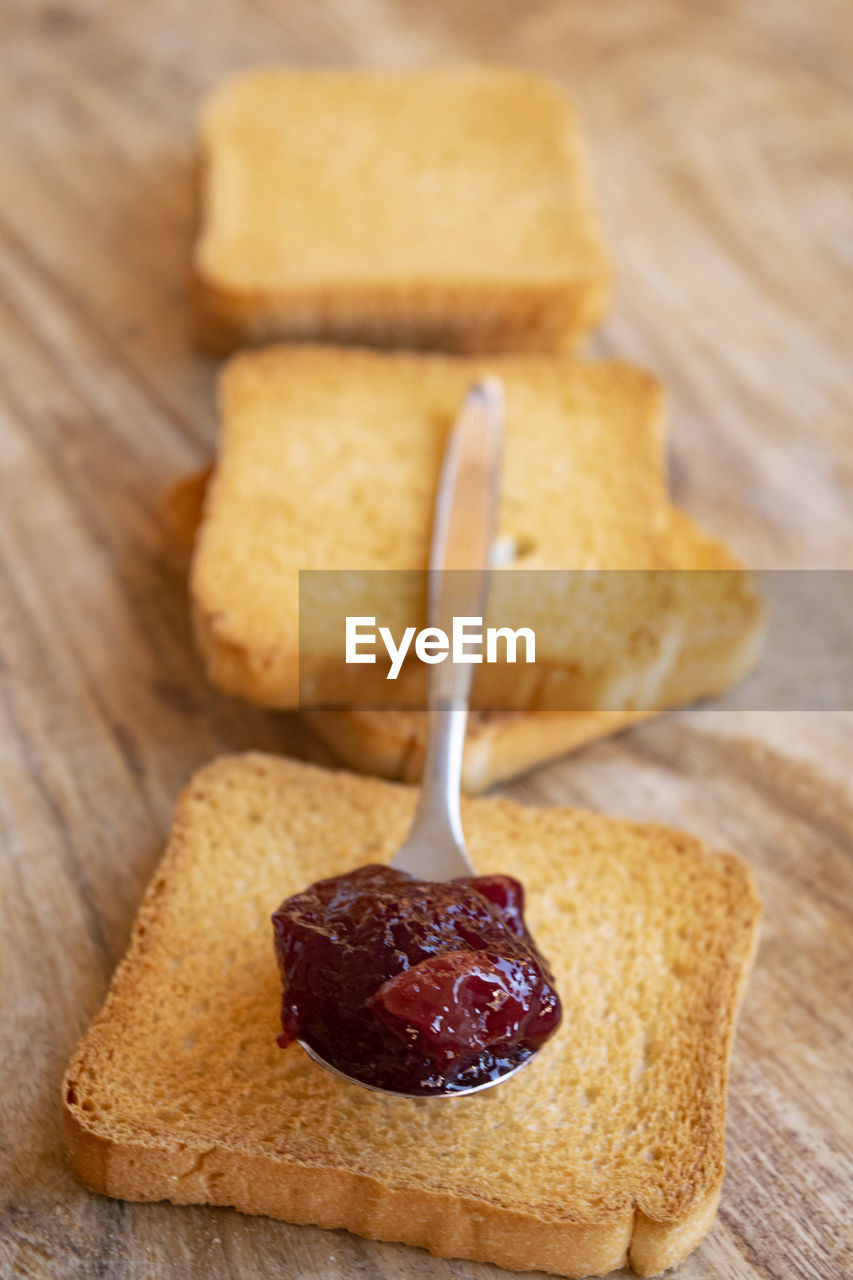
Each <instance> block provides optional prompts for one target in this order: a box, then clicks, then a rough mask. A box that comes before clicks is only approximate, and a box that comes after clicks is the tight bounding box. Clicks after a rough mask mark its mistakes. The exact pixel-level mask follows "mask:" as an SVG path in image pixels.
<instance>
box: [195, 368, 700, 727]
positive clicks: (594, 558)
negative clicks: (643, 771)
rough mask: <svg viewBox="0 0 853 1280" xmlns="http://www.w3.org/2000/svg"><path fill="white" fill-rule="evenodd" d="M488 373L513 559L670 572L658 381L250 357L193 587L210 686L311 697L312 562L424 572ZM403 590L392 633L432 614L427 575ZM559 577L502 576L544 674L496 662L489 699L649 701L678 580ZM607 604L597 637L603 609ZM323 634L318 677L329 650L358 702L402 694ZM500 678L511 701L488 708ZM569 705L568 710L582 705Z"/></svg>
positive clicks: (224, 436)
mask: <svg viewBox="0 0 853 1280" xmlns="http://www.w3.org/2000/svg"><path fill="white" fill-rule="evenodd" d="M484 370H491V371H492V372H494V373H497V374H499V375H500V377H501V378H502V379H503V381H504V384H505V386H506V392H507V403H508V418H507V436H506V452H505V463H504V470H503V481H502V496H501V506H500V515H499V531H500V533H501V534H502V535H505V536H506V537H507V538H509V539H510V540H511V541H512V542H513V544H514V545H515V547H516V548H517V549H518V556H519V559H518V561H517V563H518V564H519V566H520V567H524V568H525V569H531V570H532V569H635V568H646V569H650V570H654V569H656V568H661V567H665V566H666V565H667V563H668V562H667V559H666V541H665V540H666V532H667V528H668V510H669V508H668V503H667V500H666V493H665V490H664V483H663V468H662V464H661V449H662V441H661V426H660V417H661V394H660V388H659V386H658V384H657V383H656V382H655V380H654V379H653V378H652V377H651V376H650V375H649V374H646V373H644V372H643V371H641V370H638V369H634V368H633V367H631V366H629V365H624V364H619V363H616V362H607V363H601V364H578V363H576V362H574V361H571V360H563V359H558V358H554V357H547V356H546V357H542V356H495V357H491V358H490V360H489V361H488V363H485V362H483V361H481V360H477V359H473V358H466V357H453V356H436V355H429V356H424V355H413V354H411V353H405V354H403V353H393V354H380V353H375V352H367V351H357V350H353V349H345V348H337V349H335V348H323V347H274V348H268V349H266V350H264V351H262V352H255V353H243V354H241V355H240V356H237V357H235V358H234V359H232V360H231V361H230V362H229V364H228V365H227V366H226V368H225V371H224V374H223V376H222V380H221V383H220V413H221V424H222V429H221V438H220V445H219V454H218V459H217V465H216V470H215V473H214V475H213V479H212V481H211V485H210V490H209V493H208V495H207V500H206V503H205V509H204V519H203V522H202V527H201V530H200V534H199V538H198V542H197V545H196V551H195V555H194V558H193V564H192V570H191V578H190V590H191V596H192V603H193V615H194V622H195V633H196V638H197V641H198V644H199V647H200V649H201V652H202V654H203V656H204V658H205V661H206V664H207V668H208V673H209V675H210V678H211V680H212V681H213V682H214V683H215V684H217V685H219V686H220V687H221V688H223V689H224V690H226V691H227V692H230V693H237V694H239V695H241V696H242V697H245V698H247V699H249V700H250V701H253V702H258V703H260V704H262V705H265V706H273V707H276V706H277V707H293V706H296V705H297V704H298V702H299V695H300V688H299V674H300V672H299V660H300V652H299V571H300V569H314V570H341V571H345V572H346V571H351V570H353V569H357V570H367V571H369V570H422V569H424V568H425V567H426V563H427V557H428V547H429V538H430V530H431V524H432V510H433V501H434V491H435V485H436V482H437V477H438V470H439V465H440V461H441V454H442V449H443V445H444V439H445V436H446V432H447V430H448V429H449V426H450V424H451V422H452V421H453V419H454V417H455V415H456V412H457V410H458V407H459V404H460V403H461V400H462V398H463V396H464V393H465V391H466V389H467V387H468V386H469V384H470V383H471V381H472V380H473V379H474V378H476V377H477V376H480V375H482V373H483V372H484ZM293 477H298V482H294V481H293V479H292V478H293ZM377 580H378V579H374V583H375V582H376V581H377ZM406 582H407V584H408V585H406V584H404V585H403V586H399V581H398V580H396V579H395V582H394V588H393V591H389V593H388V598H387V599H386V601H385V603H386V605H387V606H388V610H389V612H388V614H387V615H386V616H387V619H388V620H389V622H390V623H391V625H392V630H393V631H394V634H399V633H400V631H401V630H402V629H403V628H404V627H405V626H406V625H409V624H411V623H413V622H417V621H418V620H419V619H420V616H421V614H422V612H423V583H422V582H421V581H420V580H419V579H418V578H417V575H416V574H410V575H409V578H408V579H407V580H406ZM564 582H565V579H564V578H559V575H551V577H550V578H549V580H548V582H547V584H546V585H545V587H543V586H542V583H541V580H539V581H537V582H535V583H534V582H533V580H532V578H531V577H530V576H529V575H516V574H510V573H506V574H505V573H502V572H501V573H495V575H494V576H493V579H492V591H493V595H495V596H497V594H498V591H499V586H500V584H504V585H506V584H510V585H511V588H512V590H513V591H515V592H521V591H522V590H524V589H525V584H526V586H527V589H528V592H529V601H528V603H527V604H526V606H525V609H526V612H525V615H524V616H525V619H526V621H527V625H528V626H531V627H533V628H534V629H535V632H536V654H537V665H536V668H532V667H531V668H523V667H521V666H518V665H517V666H515V667H513V668H506V667H504V668H503V669H499V668H498V667H494V666H486V665H485V664H484V665H483V666H482V667H481V668H480V669H479V671H478V679H477V682H476V687H475V697H476V696H477V694H478V693H479V694H481V695H482V697H483V702H482V705H484V706H487V707H496V706H503V707H508V706H509V707H514V708H516V709H519V708H521V709H523V708H527V707H529V706H535V705H536V691H535V689H532V688H531V689H528V688H527V685H526V684H525V681H527V683H529V684H531V685H532V684H533V683H534V682H538V683H539V684H540V685H541V684H542V683H543V681H544V683H546V684H547V682H548V681H552V682H556V683H557V684H558V685H559V686H560V693H561V695H563V694H564V693H565V690H564V688H563V686H565V685H568V686H570V690H569V693H571V692H573V691H576V692H578V696H579V697H581V698H582V701H581V704H580V706H581V709H584V710H586V709H598V707H604V708H610V707H612V708H613V709H617V710H619V709H623V708H628V709H630V708H632V707H637V708H638V709H641V708H642V707H643V706H644V705H646V704H647V703H648V700H649V697H650V696H651V694H650V692H649V690H650V689H651V692H652V693H653V691H654V688H655V687H656V684H657V683H659V681H660V679H661V678H662V676H663V673H664V672H665V671H666V669H667V667H668V664H669V662H670V660H671V657H672V654H673V652H674V650H675V648H676V647H677V643H678V634H679V632H680V626H681V606H680V604H679V603H678V601H677V600H676V598H675V593H674V588H673V584H672V583H671V582H669V581H668V579H667V575H663V574H661V575H658V576H656V577H655V576H654V575H648V576H645V577H644V576H643V575H639V574H636V575H634V574H626V575H624V577H623V579H622V580H621V581H620V582H619V583H618V584H616V583H614V582H612V581H611V580H609V579H607V577H606V575H599V577H598V578H597V579H595V578H594V577H593V576H592V575H579V577H578V578H577V580H576V581H575V584H574V585H575V588H576V590H577V592H578V594H579V595H581V596H582V597H583V599H584V605H583V607H580V606H578V607H575V608H566V606H565V602H564V601H563V599H562V597H560V596H559V592H560V590H561V589H562V584H563V583H564ZM550 588H553V589H554V590H555V591H556V592H557V597H558V598H556V599H554V598H552V597H551V595H550V594H549V589H550ZM602 601H603V602H604V605H602ZM587 604H589V606H590V608H587V607H586V606H587ZM602 608H604V609H605V610H606V612H605V613H604V615H603V616H604V621H603V623H601V624H600V625H598V627H597V628H595V627H593V626H591V625H590V622H589V619H590V616H591V609H597V610H599V612H601V610H602ZM372 611H373V612H375V610H372ZM350 612H351V610H350ZM356 612H360V613H363V612H365V609H364V608H361V609H357V610H356ZM338 613H340V610H338ZM336 620H337V614H336ZM341 625H342V624H341ZM313 640H314V653H313V655H312V656H313V658H314V660H315V662H316V663H317V665H322V659H323V658H324V656H326V657H327V661H328V666H329V668H330V669H334V670H335V671H337V673H338V674H339V675H340V677H341V680H342V681H343V680H345V679H347V678H349V679H354V677H353V672H355V674H356V675H357V678H358V680H357V683H358V686H359V687H358V693H359V697H360V700H361V702H362V705H364V704H365V703H366V702H368V701H369V698H370V697H371V696H372V694H373V693H374V692H375V693H376V694H377V696H378V703H377V702H374V705H377V704H378V705H381V696H384V695H385V694H387V692H388V691H389V689H390V690H392V691H394V692H396V689H395V686H393V685H391V686H389V685H388V682H387V681H385V679H384V674H383V671H382V669H381V668H380V667H379V666H378V665H377V666H373V667H369V666H368V667H365V666H358V667H355V668H353V667H347V668H344V664H343V645H342V643H341V644H340V645H339V646H336V645H334V644H332V643H331V642H329V644H328V654H326V650H325V649H324V648H323V642H324V640H325V634H324V633H323V632H322V631H318V632H317V634H316V635H315V636H314V637H313ZM301 656H302V659H303V662H304V661H305V657H306V655H305V653H304V652H303V653H302V655H301ZM334 664H337V667H335V666H334ZM543 672H544V676H543ZM404 674H405V671H404ZM420 674H422V671H421V673H420ZM374 675H375V676H376V687H375V689H374V690H372V691H370V693H369V694H367V695H366V693H365V685H366V682H367V681H368V679H369V677H370V676H374ZM490 679H491V680H494V681H495V682H496V683H497V684H498V685H500V693H501V695H502V696H503V695H504V694H506V695H507V696H511V697H512V698H514V699H516V701H515V702H508V701H502V700H494V699H492V698H491V696H488V697H487V694H490V690H489V689H488V686H487V681H488V680H490ZM399 683H400V684H402V680H401V681H400V682H399ZM575 686H577V690H575ZM303 688H304V686H303ZM327 688H328V686H327ZM614 689H617V690H618V700H614V697H615V695H614V694H613V690H614ZM568 696H569V694H565V696H564V697H563V699H562V701H561V702H557V704H556V705H558V706H562V707H566V706H570V707H571V706H572V703H571V702H570V701H568V700H567V698H568ZM332 700H333V699H330V698H328V697H326V698H325V699H324V701H326V702H329V701H332ZM340 700H341V701H346V699H345V698H343V699H340ZM303 701H304V699H303ZM415 702H416V700H415ZM540 705H544V706H547V705H554V700H553V699H550V700H547V699H543V700H541V701H540Z"/></svg>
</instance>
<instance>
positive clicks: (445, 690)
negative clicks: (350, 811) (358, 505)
mask: <svg viewBox="0 0 853 1280" xmlns="http://www.w3.org/2000/svg"><path fill="white" fill-rule="evenodd" d="M504 419H505V408H504V393H503V387H502V385H501V383H500V382H499V381H498V379H497V378H484V379H483V380H482V381H481V382H478V383H475V385H474V386H473V387H472V388H471V389H470V391H469V392H468V394H467V396H466V397H465V400H464V402H463V404H462V408H461V410H460V413H459V417H458V418H457V420H456V423H455V425H454V427H453V430H452V432H451V434H450V437H449V439H448V442H447V446H446V448H445V452H444V460H443V462H442V467H441V475H440V478H439V483H438V493H437V495H436V502H435V518H434V522H433V532H432V544H431V547H430V561H429V570H430V571H429V593H428V622H429V626H431V627H440V628H441V630H442V631H444V632H445V633H446V634H447V635H448V636H450V637H451V638H452V635H453V621H454V618H456V619H459V618H469V619H482V616H483V611H484V608H485V603H486V591H487V586H488V572H489V555H490V551H491V546H492V542H493V540H494V535H495V527H496V524H497V510H498V492H499V480H500V466H501V457H502V453H503V434H504ZM472 678H473V665H472V664H471V663H465V662H453V661H452V655H449V656H448V657H447V658H445V660H444V661H443V662H440V663H437V664H436V665H434V666H433V667H432V668H431V670H430V678H429V692H428V712H429V714H428V724H427V747H426V759H425V761H424V769H423V781H422V784H421V792H420V799H419V802H418V807H417V811H416V813H415V819H414V822H413V824H412V835H411V836H410V838H409V841H407V845H406V847H407V848H409V847H410V846H411V845H413V844H414V843H415V841H414V839H413V838H414V837H415V836H416V835H417V837H418V840H417V843H418V844H420V842H421V840H422V839H426V840H428V842H429V845H431V846H432V849H433V851H434V852H433V858H434V859H435V858H436V857H437V856H438V851H439V850H441V849H446V850H447V855H446V858H445V859H444V861H445V863H446V865H444V866H438V865H436V863H435V861H433V864H432V866H431V867H430V870H429V872H428V876H429V878H430V879H450V878H452V877H453V876H455V875H466V874H470V873H471V872H472V871H473V868H472V867H471V864H470V863H469V862H468V858H467V855H466V853H465V841H464V837H463V834H462V821H461V817H460V812H459V791H460V781H461V777H462V751H463V747H464V745H465V724H466V721H467V718H468V698H469V695H470V692H471V680H472ZM401 852H402V851H401ZM412 852H414V850H412ZM393 865H395V866H399V865H400V863H398V861H397V859H395V860H394V864H393ZM401 869H402V870H415V869H414V868H413V867H409V866H406V867H401Z"/></svg>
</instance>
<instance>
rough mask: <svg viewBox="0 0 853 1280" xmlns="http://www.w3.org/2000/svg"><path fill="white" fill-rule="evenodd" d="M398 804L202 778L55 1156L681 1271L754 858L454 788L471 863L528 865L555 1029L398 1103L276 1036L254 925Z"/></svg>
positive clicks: (486, 1255)
mask: <svg viewBox="0 0 853 1280" xmlns="http://www.w3.org/2000/svg"><path fill="white" fill-rule="evenodd" d="M415 798H416V792H415V790H414V789H413V788H408V787H404V786H400V785H397V784H393V783H388V782H382V781H379V780H377V779H372V778H363V777H357V776H355V775H353V774H347V773H334V772H330V771H326V770H323V769H318V768H316V767H313V766H310V765H304V764H300V763H297V762H295V761H292V760H284V759H278V758H273V757H268V756H262V755H256V754H254V755H245V756H234V757H224V758H221V759H219V760H217V761H215V762H214V763H213V764H211V765H208V766H207V767H206V768H204V769H203V770H202V771H201V772H200V773H198V774H197V775H196V776H195V778H194V779H193V780H192V782H191V783H190V785H189V786H188V788H187V790H186V791H185V792H184V794H183V796H182V798H181V800H180V802H179V804H178V808H177V812H176V815H175V820H174V826H173V830H172V836H171V839H170V841H169V846H168V849H167V851H166V854H165V856H164V858H163V860H162V862H161V864H160V866H159V868H158V869H157V871H156V872H155V875H154V878H153V880H152V882H151V884H150V886H149V888H148V891H147V893H146V895H145V898H144V900H143V903H142V906H141V909H140V912H139V916H138V918H137V921H136V924H135V926H134V929H133V935H132V939H131V943H130V949H129V951H128V954H127V956H126V958H125V960H124V961H123V962H122V964H121V965H120V967H119V969H118V971H117V973H116V975H115V978H114V979H113V983H112V986H111V988H110V992H109V995H108V997H107V1001H106V1004H105V1005H104V1008H103V1010H102V1011H101V1013H100V1014H99V1015H98V1017H97V1018H96V1019H95V1021H94V1023H93V1024H92V1027H91V1028H90V1030H89V1032H88V1033H87V1035H86V1036H85V1037H84V1038H83V1040H82V1041H81V1043H80V1045H79V1046H78V1048H77V1050H76V1052H75V1053H74V1056H73V1058H72V1060H71V1063H70V1065H69V1067H68V1071H67V1074H66V1077H65V1080H64V1084H63V1101H64V1108H63V1119H64V1132H65V1147H66V1151H67V1154H68V1159H69V1161H70V1164H71V1168H72V1170H73V1172H74V1173H75V1175H76V1176H77V1177H78V1178H79V1179H80V1180H81V1181H82V1182H84V1183H85V1184H86V1185H87V1186H89V1187H91V1188H92V1189H93V1190H95V1191H98V1192H102V1193H103V1194H106V1195H110V1196H116V1197H119V1198H123V1199H129V1200H171V1201H173V1202H175V1203H181V1204H199V1203H207V1204H219V1205H233V1206H234V1207H236V1208H237V1209H240V1210H241V1211H243V1212H245V1213H260V1214H267V1215H270V1216H272V1217H279V1218H284V1219H286V1220H288V1221H291V1222H296V1223H315V1224H317V1225H320V1226H323V1227H345V1228H347V1229H348V1230H351V1231H354V1232H356V1233H357V1234H360V1235H363V1236H367V1237H369V1238H373V1239H382V1240H394V1241H401V1242H403V1243H406V1244H412V1245H421V1246H423V1247H424V1248H426V1249H429V1250H430V1251H431V1252H433V1253H435V1254H438V1255H441V1256H454V1257H462V1258H471V1259H479V1260H483V1261H489V1262H493V1263H496V1264H498V1265H500V1266H504V1267H508V1268H512V1269H518V1270H528V1269H540V1268H541V1269H543V1270H546V1271H551V1272H554V1273H556V1274H559V1275H565V1276H575V1277H579V1276H586V1275H590V1274H593V1273H595V1274H598V1273H603V1272H607V1271H609V1270H611V1269H613V1268H616V1267H620V1266H622V1265H623V1264H624V1263H625V1262H626V1259H627V1260H629V1261H630V1263H631V1265H632V1266H633V1267H634V1269H635V1270H636V1271H637V1272H638V1273H639V1274H640V1275H652V1274H655V1273H657V1272H659V1271H661V1270H663V1269H664V1268H665V1267H669V1266H671V1265H673V1264H674V1263H675V1262H677V1261H679V1260H680V1259H681V1258H682V1257H684V1256H685V1255H686V1254H687V1253H688V1252H689V1251H690V1250H691V1249H692V1248H693V1247H694V1246H695V1245H696V1244H697V1243H698V1241H699V1240H700V1239H701V1238H702V1236H704V1235H705V1233H706V1232H707V1231H708V1229H709V1227H710V1225H711V1222H712V1220H713V1217H714V1213H715V1209H716V1205H717V1201H718V1197H719V1194H720V1187H721V1182H722V1177H723V1162H724V1126H725V1106H726V1080H727V1070H728V1060H729V1054H730V1050H731V1045H732V1038H733V1033H734V1026H735V1019H736V1015H737V1010H738V1006H739V1003H740V1000H741V996H742V993H743V990H744V985H745V981H746V977H747V974H748V970H749V967H750V963H751V960H752V955H753V950H754V947H755V943H756V936H757V925H758V919H759V913H760V904H759V901H758V898H757V896H756V891H755V886H754V883H753V879H752V875H751V873H750V871H749V869H748V867H747V866H746V865H745V864H744V863H743V862H742V861H741V860H740V859H739V858H737V857H735V856H733V855H731V854H716V853H710V852H709V851H708V850H707V849H706V848H705V847H704V846H703V845H702V844H701V843H700V842H699V841H698V840H695V839H692V838H691V837H690V836H687V835H684V834H682V833H680V832H677V831H671V830H668V829H666V828H664V827H660V826H656V825H640V824H635V823H629V822H622V821H615V820H612V819H609V818H605V817H602V816H601V815H598V814H593V813H586V812H583V811H581V810H573V809H567V808H554V809H549V808H531V807H524V806H521V805H517V804H513V803H512V802H510V801H507V800H504V799H478V800H467V801H465V802H464V808H463V819H464V825H465V831H466V835H467V837H468V843H469V846H470V850H471V855H472V858H473V861H474V863H475V866H476V867H477V869H478V871H480V872H508V873H511V874H518V873H519V871H520V873H521V876H522V879H523V881H524V883H525V887H526V890H527V912H526V914H527V917H528V920H529V923H530V927H531V930H532V932H533V934H534V936H535V937H536V939H537V942H538V943H539V945H540V946H541V948H542V951H543V954H544V955H545V956H547V958H548V961H549V963H550V965H551V967H552V969H553V971H554V974H555V977H556V980H557V985H558V989H559V991H560V994H561V996H562V999H563V1004H564V1009H565V1017H564V1021H563V1025H562V1028H561V1029H560V1031H558V1032H557V1034H556V1035H555V1036H554V1038H553V1039H552V1040H551V1041H549V1043H548V1044H547V1045H546V1046H545V1047H544V1048H543V1050H542V1051H541V1053H540V1054H539V1055H537V1058H536V1060H535V1061H534V1062H533V1063H531V1065H530V1066H528V1067H526V1068H525V1070H524V1071H522V1072H521V1073H520V1074H519V1075H518V1076H516V1077H514V1078H513V1079H511V1080H509V1081H507V1082H505V1083H504V1084H501V1085H500V1086H498V1087H497V1088H495V1089H492V1090H488V1091H486V1092H485V1093H483V1094H477V1095H473V1096H471V1097H467V1098H457V1099H454V1100H453V1101H452V1102H447V1101H445V1100H437V1101H435V1100H434V1101H430V1100H426V1101H423V1100H419V1101H411V1100H407V1099H402V1098H400V1099H396V1098H388V1097H385V1096H382V1095H378V1094H374V1093H370V1092H368V1091H366V1090H363V1089H361V1088H359V1087H357V1086H355V1085H349V1084H346V1083H345V1082H343V1081H341V1080H340V1079H338V1078H336V1077H333V1076H332V1075H330V1074H329V1073H327V1072H326V1071H324V1070H323V1069H322V1068H320V1067H318V1066H317V1065H316V1064H315V1063H314V1062H312V1061H311V1060H310V1059H309V1058H308V1057H307V1055H306V1054H305V1053H304V1052H303V1050H302V1049H301V1048H300V1047H299V1046H298V1045H293V1046H291V1047H290V1048H289V1049H287V1050H285V1051H282V1050H280V1049H279V1048H278V1047H277V1045H276V1034H277V1032H278V1030H279V1020H278V1019H279V1005H280V982H279V977H278V973H277V970H276V961H275V957H274V954H273V946H272V934H271V926H270V915H271V913H272V911H274V910H275V908H276V907H277V906H278V904H279V902H280V901H281V900H282V899H283V898H284V897H285V896H287V895H289V894H291V893H293V892H295V891H297V890H299V889H302V888H303V887H304V886H305V885H306V884H307V883H309V882H310V881H313V880H315V879H317V878H318V877H323V876H329V875H334V874H338V873H340V872H344V871H346V870H349V869H352V868H354V867H355V866H357V865H360V864H362V863H364V862H366V861H380V862H381V861H386V860H388V859H389V858H390V857H391V856H392V854H393V853H394V852H395V850H396V848H397V847H398V846H399V844H400V843H401V841H402V839H403V837H404V835H405V833H406V831H407V828H408V825H409V822H410V820H411V817H412V812H413V807H414V803H415Z"/></svg>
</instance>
